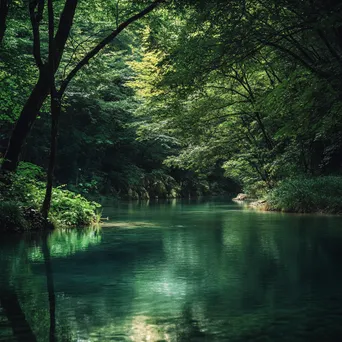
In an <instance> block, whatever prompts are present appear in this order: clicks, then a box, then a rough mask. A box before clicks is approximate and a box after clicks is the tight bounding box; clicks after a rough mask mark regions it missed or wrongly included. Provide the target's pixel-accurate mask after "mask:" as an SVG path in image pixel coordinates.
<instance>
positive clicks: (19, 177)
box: [0, 163, 101, 232]
mask: <svg viewBox="0 0 342 342" xmlns="http://www.w3.org/2000/svg"><path fill="white" fill-rule="evenodd" d="M44 177H45V175H44V174H43V173H42V170H41V169H40V168H39V167H37V166H35V165H33V164H30V163H21V164H20V165H19V167H18V171H17V173H16V174H13V175H10V179H7V180H6V179H3V180H2V181H0V231H1V232H20V231H33V230H46V229H53V228H57V227H81V226H91V225H93V224H96V223H99V221H100V217H101V215H100V213H99V209H100V207H101V205H100V204H98V203H97V202H94V201H89V200H87V199H86V198H85V197H83V196H81V195H80V194H77V193H75V192H72V191H69V190H66V189H65V187H64V186H59V187H55V188H53V191H52V201H51V206H50V212H49V218H48V220H46V219H44V217H43V216H42V214H41V212H40V209H41V205H42V203H43V200H44V196H45V183H44V181H43V179H44Z"/></svg>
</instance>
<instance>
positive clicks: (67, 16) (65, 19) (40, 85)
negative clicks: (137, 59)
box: [2, 0, 164, 171]
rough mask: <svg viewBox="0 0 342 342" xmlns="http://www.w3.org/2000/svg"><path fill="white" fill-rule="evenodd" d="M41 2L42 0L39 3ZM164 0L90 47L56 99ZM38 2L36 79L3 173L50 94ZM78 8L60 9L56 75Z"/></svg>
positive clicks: (33, 11)
mask: <svg viewBox="0 0 342 342" xmlns="http://www.w3.org/2000/svg"><path fill="white" fill-rule="evenodd" d="M42 1H43V0H42ZM163 2H164V0H155V1H153V2H151V3H150V4H149V5H147V6H146V7H145V8H143V9H142V10H141V11H140V12H138V13H137V14H135V15H132V16H131V17H129V18H128V19H127V20H125V21H123V22H122V23H121V24H119V25H118V26H117V27H116V28H115V29H114V30H113V31H112V32H111V33H110V34H108V35H107V36H106V37H105V38H104V39H102V40H101V41H100V42H99V43H98V44H96V46H95V47H93V48H92V49H91V50H90V51H89V52H88V53H86V55H85V56H84V57H83V58H82V59H81V60H80V61H79V62H78V63H77V64H76V65H75V67H74V68H73V69H72V70H71V71H70V73H69V74H68V75H67V76H66V77H65V78H64V79H63V80H62V81H61V86H60V90H59V96H60V97H62V96H63V94H64V92H65V90H66V88H67V86H68V84H69V83H70V81H71V80H72V79H73V78H74V77H75V75H76V74H77V73H78V72H79V71H80V70H81V69H82V68H83V67H84V66H85V65H86V64H87V63H89V61H90V60H91V59H92V58H93V57H95V56H96V55H97V54H98V53H99V52H100V51H101V50H102V49H103V48H105V47H106V46H107V45H108V44H109V43H111V42H112V41H113V40H114V39H115V38H116V37H117V36H118V34H120V33H121V32H122V31H123V30H124V29H125V28H126V27H128V26H129V25H130V24H131V23H133V22H135V21H137V20H139V19H140V18H142V17H144V16H145V15H147V14H148V13H150V12H151V11H153V10H154V9H155V8H156V7H158V6H159V5H160V4H161V3H163ZM40 3H41V2H36V1H31V2H30V5H29V6H30V17H31V23H32V31H33V39H34V43H33V54H34V57H35V60H36V65H37V67H38V68H39V78H38V81H37V83H36V85H35V87H34V89H33V90H32V93H31V95H30V96H29V99H28V100H27V102H26V103H25V105H24V107H23V110H22V112H21V114H20V116H19V119H18V121H17V123H16V126H15V128H14V130H13V132H12V135H11V138H10V141H9V145H8V148H7V151H6V153H5V160H4V162H3V164H2V170H3V171H14V170H15V169H16V167H17V165H18V162H19V157H20V153H21V150H22V147H23V144H24V142H25V139H26V137H27V135H28V134H29V132H30V130H31V128H32V125H33V123H34V121H35V119H36V117H37V115H38V112H39V110H40V108H41V107H42V105H43V103H44V101H45V99H46V98H47V96H48V95H49V93H50V79H51V76H50V75H49V74H50V70H51V65H50V63H51V60H52V59H51V58H48V60H47V62H43V61H42V57H41V50H40V31H39V24H40V15H39V11H40V8H42V7H40V5H39V4H40ZM77 5H78V1H77V0H66V2H65V5H64V8H63V10H62V13H61V16H60V20H59V25H58V28H57V32H56V35H55V37H54V46H55V50H54V51H55V56H54V57H53V60H54V68H53V70H54V73H56V72H57V70H58V68H59V65H60V63H61V60H62V56H63V53H64V49H65V45H66V43H67V39H68V37H69V33H70V30H71V27H72V25H73V19H74V16H75V11H76V7H77Z"/></svg>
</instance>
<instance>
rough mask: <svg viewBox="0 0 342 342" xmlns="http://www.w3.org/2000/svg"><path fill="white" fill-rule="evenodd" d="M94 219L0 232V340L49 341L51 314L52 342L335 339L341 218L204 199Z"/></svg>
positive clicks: (129, 207)
mask: <svg viewBox="0 0 342 342" xmlns="http://www.w3.org/2000/svg"><path fill="white" fill-rule="evenodd" d="M104 215H105V216H109V221H106V223H105V225H104V227H103V228H102V230H100V231H94V230H73V231H66V232H54V233H52V234H51V235H49V236H48V237H47V240H46V239H45V237H44V236H41V235H30V236H25V237H18V236H2V237H1V242H0V270H1V278H0V301H1V305H0V341H49V332H50V329H49V327H50V321H51V322H52V330H51V337H50V338H51V339H50V341H79V342H85V341H102V342H105V341H152V342H155V341H159V342H160V341H208V342H211V341H232V342H237V341H239V342H242V341H258V342H261V341H268V342H271V341H272V342H273V341H274V342H278V341H291V342H292V341H294V342H296V341H313V342H315V341H317V342H318V341H319V342H331V341H342V272H341V263H342V217H334V216H314V215H308V216H304V215H285V214H279V213H260V212H255V211H249V210H246V209H243V208H242V207H239V206H238V205H236V204H233V203H230V202H227V201H226V202H225V201H211V202H209V201H204V200H202V201H192V202H189V201H169V202H159V203H158V202H157V203H147V202H144V203H130V204H129V203H126V204H125V203H121V204H117V205H113V206H111V207H108V208H106V209H105V212H104ZM44 241H47V246H48V249H45V250H44V248H42V246H44ZM45 246H46V245H45ZM44 257H45V261H44ZM48 288H49V290H50V300H51V302H50V303H52V305H49V296H48ZM53 303H55V309H54V307H53ZM54 324H55V325H56V326H55V328H53V326H54Z"/></svg>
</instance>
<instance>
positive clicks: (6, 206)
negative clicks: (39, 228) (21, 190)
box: [0, 201, 28, 232]
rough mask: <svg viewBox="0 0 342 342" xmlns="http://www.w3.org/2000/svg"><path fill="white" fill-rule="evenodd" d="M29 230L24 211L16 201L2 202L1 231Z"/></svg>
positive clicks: (0, 206) (0, 214)
mask: <svg viewBox="0 0 342 342" xmlns="http://www.w3.org/2000/svg"><path fill="white" fill-rule="evenodd" d="M18 230H28V223H27V222H26V221H25V218H24V212H23V209H22V208H21V207H19V206H18V202H15V201H1V202H0V231H5V232H7V231H8V232H11V231H12V232H13V231H18Z"/></svg>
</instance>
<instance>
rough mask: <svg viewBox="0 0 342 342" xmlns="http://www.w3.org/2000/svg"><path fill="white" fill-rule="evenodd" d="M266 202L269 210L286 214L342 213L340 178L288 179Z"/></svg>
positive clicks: (341, 178)
mask: <svg viewBox="0 0 342 342" xmlns="http://www.w3.org/2000/svg"><path fill="white" fill-rule="evenodd" d="M267 202H268V204H269V206H270V209H273V210H281V211H286V212H298V213H308V212H324V213H342V177H339V176H326V177H316V178H303V177H301V178H294V179H288V180H285V181H283V182H281V183H280V184H279V185H278V186H277V187H276V188H275V189H274V190H273V191H272V192H271V193H270V194H269V195H268V199H267Z"/></svg>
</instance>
